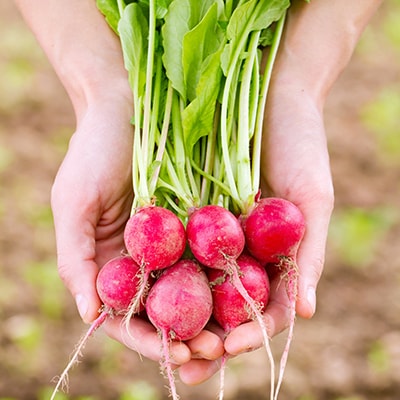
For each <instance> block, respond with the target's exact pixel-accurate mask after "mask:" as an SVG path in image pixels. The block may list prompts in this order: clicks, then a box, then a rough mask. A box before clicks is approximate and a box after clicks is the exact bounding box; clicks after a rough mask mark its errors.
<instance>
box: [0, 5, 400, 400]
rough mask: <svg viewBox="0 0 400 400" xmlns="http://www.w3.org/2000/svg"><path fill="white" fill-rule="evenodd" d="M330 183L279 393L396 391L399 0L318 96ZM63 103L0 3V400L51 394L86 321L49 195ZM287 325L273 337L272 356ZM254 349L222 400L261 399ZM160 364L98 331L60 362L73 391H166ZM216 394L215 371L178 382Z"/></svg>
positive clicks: (127, 397)
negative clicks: (328, 214)
mask: <svg viewBox="0 0 400 400" xmlns="http://www.w3.org/2000/svg"><path fill="white" fill-rule="evenodd" d="M326 128H327V133H328V140H329V147H330V153H331V163H332V171H333V176H334V183H335V188H336V209H335V212H334V215H333V219H332V224H331V230H330V236H329V241H328V252H327V261H326V267H325V271H324V275H323V277H322V279H321V283H320V286H319V292H318V307H317V313H316V315H315V317H314V318H313V319H312V320H310V321H305V320H301V319H298V321H297V325H296V328H295V339H294V343H293V345H292V349H291V353H290V356H289V361H288V366H287V370H286V378H285V381H284V384H283V388H282V392H281V397H280V398H281V399H282V400H289V399H290V400H378V399H379V400H395V399H399V398H400V373H399V371H400V239H399V238H400V213H399V210H400V201H399V194H400V1H399V0H387V1H386V2H384V5H383V6H382V7H381V9H380V11H379V12H378V14H377V15H376V16H375V17H374V19H373V21H372V22H371V24H370V26H369V27H368V28H367V30H366V31H365V33H364V35H363V37H362V40H361V41H360V43H359V45H358V47H357V50H356V52H355V54H354V57H353V59H352V61H351V63H350V65H349V66H348V68H347V69H346V71H345V72H344V73H343V75H342V76H341V78H340V79H339V81H338V82H337V84H336V85H335V87H334V90H333V92H332V93H331V96H330V97H329V101H328V104H327V107H326ZM73 129H74V118H73V114H72V109H71V105H70V103H69V101H68V99H67V97H66V94H65V92H64V90H63V88H62V87H61V86H60V84H59V82H58V80H57V78H56V77H55V75H54V73H53V71H52V69H51V67H50V66H49V64H48V62H47V60H46V58H45V57H44V55H43V53H42V51H41V50H40V48H39V47H38V45H37V43H36V42H35V39H34V38H33V37H32V35H31V33H30V32H29V31H28V29H27V28H26V26H25V25H24V23H23V22H22V21H21V18H20V16H19V14H18V13H17V11H16V10H15V8H14V6H13V4H12V2H10V1H1V2H0V400H6V399H7V400H15V399H21V400H33V399H35V400H36V399H37V400H44V399H47V398H49V393H50V392H51V390H52V388H53V386H54V383H52V378H53V377H54V376H56V375H57V374H59V373H60V371H62V369H63V368H64V366H65V365H66V362H67V360H68V357H69V356H70V354H71V352H72V350H73V348H74V345H75V343H76V342H77V341H78V340H79V338H80V337H81V335H82V334H83V332H84V331H85V329H86V326H85V325H84V324H83V323H82V322H81V320H80V318H79V317H78V314H77V312H76V310H75V305H74V302H73V300H72V298H71V297H70V296H69V294H68V293H67V291H66V289H65V288H64V287H63V285H62V284H61V282H60V280H59V278H58V275H57V271H56V260H55V241H54V232H53V226H52V216H51V211H50V208H49V193H50V188H51V185H52V181H53V179H54V176H55V173H56V171H57V169H58V166H59V164H60V162H61V160H62V158H63V156H64V154H65V151H66V147H67V144H68V140H69V137H70V135H71V133H72V132H73ZM284 339H285V335H284V334H283V335H281V336H278V337H277V338H274V340H273V347H274V349H275V351H276V354H277V357H278V355H279V354H280V350H281V348H282V343H283V340H284ZM268 376H269V371H268V363H267V359H266V357H265V354H264V352H263V351H262V350H259V351H256V352H253V353H251V354H247V355H244V356H242V357H238V358H236V359H234V360H231V361H230V362H229V364H228V369H227V371H226V397H225V398H226V399H227V400H229V399H247V400H251V399H262V398H267V393H268V390H269V389H268V388H269V383H268ZM165 384H166V381H165V380H164V379H163V377H162V376H161V375H160V371H159V368H158V365H157V364H156V363H154V362H150V361H147V360H144V359H143V360H140V358H139V357H138V355H137V354H136V353H134V352H132V351H129V350H127V349H125V348H124V347H123V346H122V345H120V344H118V343H116V342H114V341H112V340H111V339H109V338H108V337H106V336H105V335H104V334H103V333H102V332H101V331H98V332H97V333H96V335H95V336H94V337H93V338H92V340H91V341H90V343H89V344H88V345H87V347H86V349H85V351H84V357H83V358H82V362H81V363H80V364H79V365H78V366H77V367H75V368H74V369H73V370H72V372H71V373H70V385H69V386H70V387H69V391H68V393H67V394H59V395H58V397H57V398H58V399H60V400H63V399H74V400H100V399H101V400H164V399H166V398H167V390H166V389H165ZM178 391H179V392H180V394H181V397H182V399H188V398H190V399H192V400H195V399H204V400H208V399H215V398H216V397H217V393H218V377H214V379H211V380H210V381H209V382H207V383H205V384H202V385H200V386H198V387H194V388H190V387H186V386H183V385H180V384H179V383H178Z"/></svg>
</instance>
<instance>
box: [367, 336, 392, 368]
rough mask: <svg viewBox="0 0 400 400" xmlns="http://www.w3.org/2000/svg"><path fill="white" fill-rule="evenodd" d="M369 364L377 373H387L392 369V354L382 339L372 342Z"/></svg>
mask: <svg viewBox="0 0 400 400" xmlns="http://www.w3.org/2000/svg"><path fill="white" fill-rule="evenodd" d="M368 364H369V366H370V368H371V369H372V370H373V371H374V372H376V373H385V372H387V371H388V370H389V369H390V355H389V353H388V351H387V348H386V347H385V345H384V344H383V343H382V342H381V341H380V340H377V341H375V342H374V343H372V345H371V347H370V349H369V351H368Z"/></svg>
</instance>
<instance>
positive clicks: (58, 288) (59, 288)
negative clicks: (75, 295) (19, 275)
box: [24, 259, 65, 319]
mask: <svg viewBox="0 0 400 400" xmlns="http://www.w3.org/2000/svg"><path fill="white" fill-rule="evenodd" d="M56 265H57V264H56V261H55V260H54V259H50V260H47V261H43V262H32V263H31V264H30V265H28V266H27V267H26V269H25V271H24V278H25V279H26V281H27V282H28V283H30V284H31V285H32V287H33V288H34V291H35V293H37V294H38V296H37V302H38V307H39V309H40V311H41V313H42V314H43V315H45V316H46V317H49V318H52V319H59V318H60V317H61V315H62V311H63V307H64V301H63V300H64V299H65V297H64V293H65V289H64V287H63V285H62V283H61V280H60V278H59V276H58V272H57V267H56Z"/></svg>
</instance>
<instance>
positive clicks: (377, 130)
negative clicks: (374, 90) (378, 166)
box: [360, 87, 400, 163]
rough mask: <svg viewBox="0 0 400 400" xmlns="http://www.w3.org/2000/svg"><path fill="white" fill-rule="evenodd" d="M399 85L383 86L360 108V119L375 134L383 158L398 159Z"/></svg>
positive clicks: (399, 123) (394, 160) (399, 142)
mask: <svg viewBox="0 0 400 400" xmlns="http://www.w3.org/2000/svg"><path fill="white" fill-rule="evenodd" d="M399 93H400V87H397V88H396V87H395V88H384V89H383V90H382V91H381V92H380V94H379V95H378V96H377V98H376V99H374V100H372V101H371V102H369V103H367V104H366V105H365V106H364V107H363V109H362V110H361V114H360V115H361V121H362V122H363V123H364V125H365V126H366V127H367V128H368V129H369V130H370V131H371V132H372V133H373V134H374V135H375V137H376V140H377V144H378V146H379V149H380V153H381V155H382V158H383V159H384V160H387V159H388V158H389V160H390V161H391V162H393V163H399V162H400V161H399V160H400V119H399V115H400V96H399Z"/></svg>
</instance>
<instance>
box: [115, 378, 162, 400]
mask: <svg viewBox="0 0 400 400" xmlns="http://www.w3.org/2000/svg"><path fill="white" fill-rule="evenodd" d="M119 400H161V397H160V396H159V395H158V393H157V391H156V390H155V389H154V388H153V386H151V385H150V384H149V383H148V382H145V381H136V382H133V383H132V385H130V386H129V387H128V388H127V389H125V391H124V392H123V393H122V394H121V396H120V398H119Z"/></svg>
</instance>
